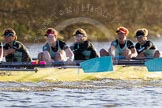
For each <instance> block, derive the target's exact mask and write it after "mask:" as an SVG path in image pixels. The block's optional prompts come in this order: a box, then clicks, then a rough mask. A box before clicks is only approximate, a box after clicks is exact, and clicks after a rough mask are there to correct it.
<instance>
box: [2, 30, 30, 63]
mask: <svg viewBox="0 0 162 108" xmlns="http://www.w3.org/2000/svg"><path fill="white" fill-rule="evenodd" d="M3 36H4V42H5V44H4V45H3V56H4V57H5V59H6V62H31V60H32V59H31V56H30V54H29V52H28V49H27V48H26V47H25V46H24V45H23V44H22V43H21V42H19V41H17V35H16V32H15V31H14V30H13V29H12V28H7V29H5V30H4V33H3ZM1 48H2V46H1Z"/></svg>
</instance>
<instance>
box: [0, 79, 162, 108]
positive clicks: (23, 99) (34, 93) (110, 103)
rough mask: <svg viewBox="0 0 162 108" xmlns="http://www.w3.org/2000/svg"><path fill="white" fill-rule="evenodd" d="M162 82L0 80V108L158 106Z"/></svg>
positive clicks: (160, 102) (161, 92) (161, 103)
mask: <svg viewBox="0 0 162 108" xmlns="http://www.w3.org/2000/svg"><path fill="white" fill-rule="evenodd" d="M161 85H162V81H161V80H156V81H144V80H134V81H123V80H112V79H103V80H99V81H87V82H55V83H47V82H39V83H15V82H8V83H3V82H1V83H0V90H1V93H0V95H1V96H0V104H1V107H32V108H45V107H46V108H47V107H48V108H50V107H70V108H71V107H88V108H99V107H105V108H109V107H120V108H121V107H128V108H130V107H131V108H132V107H147V108H148V107H161V105H162V101H161V99H162V87H161Z"/></svg>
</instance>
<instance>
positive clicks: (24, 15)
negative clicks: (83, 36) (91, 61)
mask: <svg viewBox="0 0 162 108" xmlns="http://www.w3.org/2000/svg"><path fill="white" fill-rule="evenodd" d="M161 11H162V0H147V1H146V0H1V1H0V33H1V34H2V32H3V30H4V29H5V28H8V27H12V28H14V29H15V31H16V32H17V36H18V40H20V41H23V42H35V43H38V42H42V41H44V36H43V35H44V32H45V30H46V29H47V28H48V27H55V28H56V29H57V30H58V31H59V33H60V37H59V38H61V39H63V40H65V41H68V40H71V39H72V33H73V31H74V29H76V28H78V27H81V28H84V29H85V30H86V31H87V33H88V35H89V38H90V39H91V40H93V41H109V40H112V39H114V38H115V35H116V34H115V30H116V28H117V27H118V26H121V25H122V26H125V27H127V28H128V29H129V31H130V34H129V38H132V39H133V36H134V32H135V30H136V29H138V28H142V27H145V28H147V29H148V30H149V36H151V37H152V38H157V37H160V35H161V34H162V28H161V27H162V23H161V20H162V13H161ZM1 39H2V37H1Z"/></svg>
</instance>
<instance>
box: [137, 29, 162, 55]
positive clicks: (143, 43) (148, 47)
mask: <svg viewBox="0 0 162 108" xmlns="http://www.w3.org/2000/svg"><path fill="white" fill-rule="evenodd" d="M147 36H148V30H147V29H146V28H142V29H137V30H136V32H135V38H136V39H137V41H138V42H137V43H136V45H135V48H136V50H137V52H138V56H137V57H138V58H159V57H160V51H159V50H157V49H156V47H155V45H154V44H153V42H151V41H150V40H148V38H147Z"/></svg>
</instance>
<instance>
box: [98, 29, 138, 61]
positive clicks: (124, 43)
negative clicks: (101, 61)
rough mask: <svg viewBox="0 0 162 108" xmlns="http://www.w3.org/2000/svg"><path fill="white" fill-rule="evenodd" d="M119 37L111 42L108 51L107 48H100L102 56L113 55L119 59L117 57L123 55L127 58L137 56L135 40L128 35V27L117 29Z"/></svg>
mask: <svg viewBox="0 0 162 108" xmlns="http://www.w3.org/2000/svg"><path fill="white" fill-rule="evenodd" d="M116 33H117V39H116V40H114V41H112V42H111V45H110V48H109V50H108V51H106V50H105V49H101V50H100V56H112V58H113V59H118V58H116V57H119V58H120V57H122V58H125V59H127V60H130V59H131V58H134V57H136V56H137V52H136V49H135V47H134V45H133V42H132V41H131V40H129V39H127V37H128V33H129V31H128V29H127V28H125V27H119V28H117V30H116Z"/></svg>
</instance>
